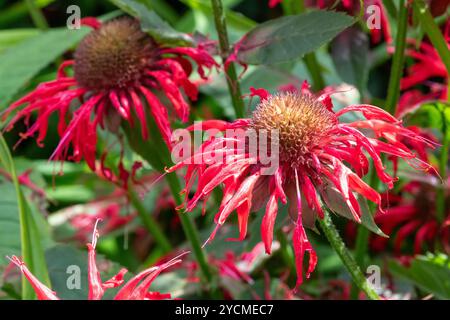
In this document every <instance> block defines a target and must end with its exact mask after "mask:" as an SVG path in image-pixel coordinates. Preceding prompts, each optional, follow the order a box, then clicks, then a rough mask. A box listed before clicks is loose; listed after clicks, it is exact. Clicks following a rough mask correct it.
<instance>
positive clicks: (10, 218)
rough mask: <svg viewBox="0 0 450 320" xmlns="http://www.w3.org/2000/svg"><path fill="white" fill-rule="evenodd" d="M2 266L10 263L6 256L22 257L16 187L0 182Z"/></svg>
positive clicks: (0, 256) (0, 261)
mask: <svg viewBox="0 0 450 320" xmlns="http://www.w3.org/2000/svg"><path fill="white" fill-rule="evenodd" d="M0 193H1V195H2V199H1V200H0V266H3V265H7V264H8V263H9V261H8V260H7V259H5V256H11V255H20V222H19V214H18V208H17V200H16V192H15V190H14V185H13V184H12V183H10V182H8V181H5V180H3V181H0Z"/></svg>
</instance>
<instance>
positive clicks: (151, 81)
mask: <svg viewBox="0 0 450 320" xmlns="http://www.w3.org/2000/svg"><path fill="white" fill-rule="evenodd" d="M83 23H84V24H86V25H89V26H91V27H93V28H94V29H98V28H99V27H100V25H101V23H100V22H99V21H97V20H95V18H91V19H88V20H87V19H83ZM205 46H206V45H205ZM205 46H203V45H202V44H200V45H198V47H176V48H171V47H164V46H163V45H160V46H159V47H158V49H157V53H156V54H157V56H158V57H159V59H158V60H157V61H154V62H153V63H152V64H151V65H149V66H148V67H147V69H146V70H143V73H144V77H143V79H141V80H140V81H139V83H136V84H133V85H130V86H127V87H126V88H110V89H104V90H96V91H92V90H89V89H87V88H84V87H82V86H80V85H79V84H78V83H77V81H76V79H75V77H73V76H70V75H68V74H67V73H66V68H67V67H70V66H72V65H73V64H74V61H73V60H69V61H65V62H63V63H62V64H61V66H60V67H59V70H58V73H57V78H56V79H55V80H52V81H48V82H44V83H41V84H40V85H38V87H37V88H36V89H35V90H34V91H32V92H30V93H29V94H27V95H26V96H24V97H23V98H21V99H19V100H18V101H16V102H14V103H13V104H12V105H11V106H10V107H9V108H8V109H7V110H6V112H5V113H4V114H3V119H6V118H7V117H8V116H9V115H10V114H11V113H13V112H15V111H16V110H17V109H19V108H20V107H21V106H23V105H25V107H23V108H21V109H20V110H19V111H17V112H16V114H15V115H14V116H13V117H12V119H11V120H10V122H9V123H8V125H7V126H6V128H5V129H6V130H11V129H12V128H13V127H14V125H15V124H16V123H17V122H18V121H20V120H23V121H24V123H25V125H27V127H28V129H27V130H26V132H24V133H22V134H21V140H23V139H26V138H29V137H31V136H33V135H35V134H37V137H36V142H37V144H38V145H39V146H42V145H43V141H44V139H45V137H46V135H47V130H48V123H49V118H50V116H51V115H52V114H54V113H57V114H58V116H59V122H58V134H59V136H60V141H59V144H58V146H57V147H56V149H55V150H54V152H53V154H52V156H51V158H50V159H51V160H72V161H80V160H81V159H84V160H85V161H86V163H87V164H88V166H89V167H90V168H91V169H92V170H93V171H96V169H98V168H96V161H95V160H96V144H97V129H98V128H99V127H101V128H102V129H104V128H105V127H106V126H107V123H106V122H107V121H108V120H107V118H108V112H109V111H108V110H111V109H113V110H115V112H116V113H117V114H118V115H119V116H120V118H121V119H123V120H124V121H127V122H129V123H130V125H131V126H133V125H134V123H133V118H132V115H133V114H136V116H137V118H138V120H139V122H140V126H141V128H142V137H143V138H144V139H147V138H148V135H149V132H148V127H147V119H146V116H145V115H146V112H147V113H148V112H150V114H151V115H152V117H153V119H154V121H155V123H156V125H157V126H158V128H159V130H160V132H161V135H162V137H163V138H164V140H165V142H166V143H167V144H168V146H169V147H170V145H171V141H170V137H171V127H170V122H169V115H168V111H167V108H166V107H165V106H164V104H163V103H162V102H161V100H160V98H158V97H157V96H156V95H155V93H153V92H152V90H158V91H161V92H163V93H164V94H165V95H166V97H167V99H168V100H169V101H170V103H171V105H172V107H173V109H174V110H175V113H176V115H177V117H178V118H179V119H181V120H182V121H187V119H188V115H189V106H188V103H187V102H186V99H185V97H184V96H183V91H184V93H185V94H186V95H187V96H188V97H189V98H190V99H191V100H196V99H197V95H198V88H197V84H195V83H194V82H192V81H191V80H189V76H190V73H191V71H192V68H193V67H192V62H191V60H192V61H194V62H195V63H196V65H197V70H198V73H199V75H200V76H201V78H202V79H206V77H207V75H206V72H205V69H212V68H213V67H217V66H218V65H217V63H216V62H215V60H214V59H213V58H212V57H211V56H210V54H209V53H208V52H207V50H206V47H205ZM76 101H79V103H80V104H81V105H80V106H79V107H78V108H77V109H76V110H75V111H72V110H71V105H72V104H73V103H75V102H76ZM146 106H148V110H147V111H146V110H145V109H146V108H147V107H146ZM34 113H37V118H36V121H35V122H34V123H33V124H30V118H31V116H32V115H33V114H34ZM21 140H20V141H21ZM20 141H19V142H20ZM103 158H104V157H102V160H103ZM102 170H103V165H102ZM97 171H98V170H97ZM103 171H106V170H103ZM129 174H130V173H129V172H128V171H126V170H124V169H123V168H122V170H121V172H120V177H118V178H119V179H120V180H122V181H124V177H122V176H126V175H129ZM104 175H105V176H106V177H108V178H111V179H112V177H111V175H112V173H111V172H110V171H108V172H105V174H104Z"/></svg>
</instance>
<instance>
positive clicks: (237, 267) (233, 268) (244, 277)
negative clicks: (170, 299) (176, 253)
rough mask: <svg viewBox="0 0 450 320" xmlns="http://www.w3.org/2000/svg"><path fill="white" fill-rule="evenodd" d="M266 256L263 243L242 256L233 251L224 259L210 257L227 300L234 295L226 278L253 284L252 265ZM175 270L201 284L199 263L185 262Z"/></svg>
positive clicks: (188, 279)
mask: <svg viewBox="0 0 450 320" xmlns="http://www.w3.org/2000/svg"><path fill="white" fill-rule="evenodd" d="M263 254H264V244H263V243H262V242H260V243H258V244H257V245H256V246H255V247H254V248H253V249H252V250H251V251H249V252H244V253H242V254H240V255H236V254H235V253H234V252H233V251H231V250H228V251H226V252H225V254H224V256H223V257H220V258H219V257H216V256H214V255H213V254H211V255H209V257H208V263H209V264H210V265H211V266H214V267H216V268H217V270H218V272H219V275H220V279H221V280H222V284H223V287H222V289H223V293H224V297H225V299H233V294H232V293H231V292H230V291H229V290H227V288H226V281H224V280H225V279H226V278H229V279H232V280H234V281H237V282H240V283H244V284H253V279H252V277H251V276H250V275H249V273H250V269H251V268H252V265H254V263H255V261H256V260H257V259H258V258H260V257H261V256H262V255H263ZM172 256H173V254H171V255H169V256H167V257H165V258H163V259H162V260H161V261H160V263H161V262H164V261H166V260H168V259H172V258H171V257H172ZM174 268H177V269H184V270H186V272H187V277H186V279H187V281H188V282H191V283H198V282H200V278H199V277H198V270H199V266H198V263H197V261H186V260H185V261H183V262H182V263H181V264H178V265H177V266H175V267H174Z"/></svg>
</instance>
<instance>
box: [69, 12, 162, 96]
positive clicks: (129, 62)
mask: <svg viewBox="0 0 450 320" xmlns="http://www.w3.org/2000/svg"><path fill="white" fill-rule="evenodd" d="M155 50H156V44H155V42H154V41H153V39H152V38H151V37H150V36H149V35H147V34H146V33H144V32H143V31H142V30H141V29H140V26H139V23H138V22H137V21H135V20H133V19H130V18H120V19H116V20H112V21H110V22H106V23H105V24H103V25H102V26H101V27H100V29H98V30H94V31H92V32H91V33H90V34H88V35H87V36H86V37H85V38H84V39H83V40H82V41H81V42H80V45H79V46H78V48H77V50H76V51H75V64H74V72H75V79H76V80H77V82H78V84H79V85H80V86H82V87H84V88H88V89H92V90H104V89H111V88H123V87H126V86H128V85H132V84H134V83H137V82H138V81H139V80H140V78H141V76H142V73H143V71H144V67H145V66H147V65H149V64H150V63H151V58H152V56H154V55H155Z"/></svg>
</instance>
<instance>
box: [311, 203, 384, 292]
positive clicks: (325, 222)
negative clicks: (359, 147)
mask: <svg viewBox="0 0 450 320" xmlns="http://www.w3.org/2000/svg"><path fill="white" fill-rule="evenodd" d="M318 220H319V224H320V227H321V229H322V231H323V233H324V234H325V236H326V237H327V239H328V241H329V242H330V244H331V246H332V247H333V249H334V250H335V251H336V252H337V254H338V256H339V258H341V261H342V262H343V264H344V265H345V267H346V268H347V270H348V272H349V273H350V275H351V277H352V279H353V282H354V283H355V284H356V285H357V286H358V288H360V289H361V290H362V291H363V292H364V293H365V294H366V296H367V298H369V299H371V300H380V297H379V296H378V294H377V293H376V292H375V291H374V290H373V288H372V287H371V286H370V284H369V283H368V282H367V279H366V278H365V277H364V274H363V273H362V272H361V269H360V268H359V266H358V264H357V263H356V261H355V260H354V259H353V257H352V255H351V254H350V252H349V251H348V250H347V248H346V247H345V244H344V242H343V241H342V238H341V236H340V235H339V232H338V231H337V230H336V227H335V226H334V224H333V221H331V218H330V215H329V213H328V212H325V216H324V218H323V219H318Z"/></svg>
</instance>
